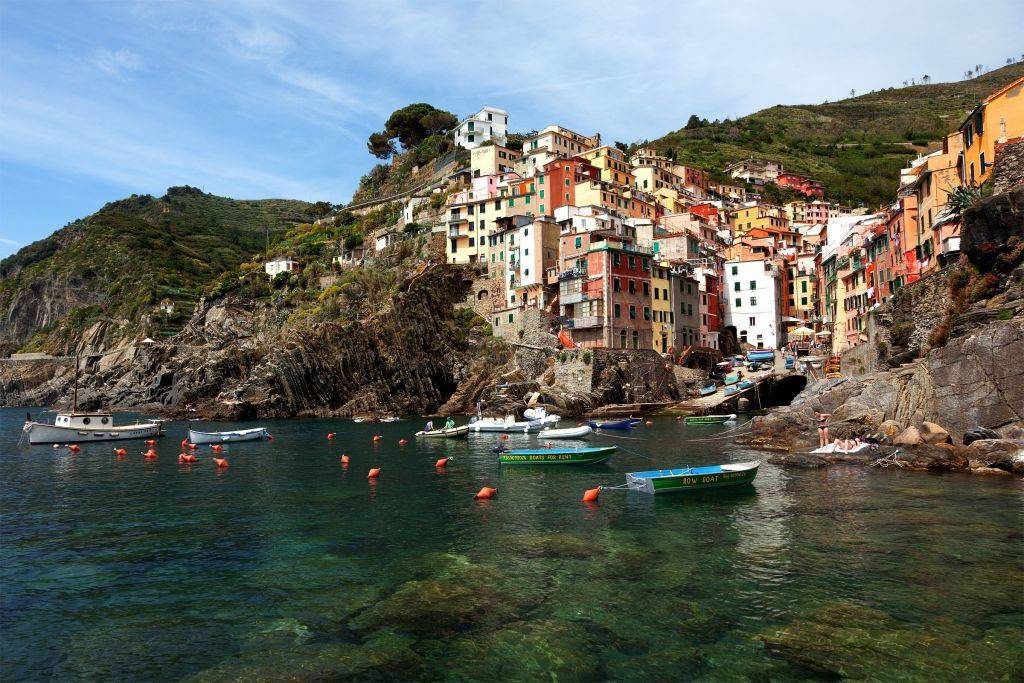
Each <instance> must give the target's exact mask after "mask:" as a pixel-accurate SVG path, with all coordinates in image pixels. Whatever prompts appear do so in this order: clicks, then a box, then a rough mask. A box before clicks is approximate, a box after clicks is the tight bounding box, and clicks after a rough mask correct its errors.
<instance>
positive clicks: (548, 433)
mask: <svg viewBox="0 0 1024 683" xmlns="http://www.w3.org/2000/svg"><path fill="white" fill-rule="evenodd" d="M593 431H594V430H593V429H591V428H590V426H589V425H582V426H580V427H563V428H562V429H551V428H550V427H548V428H547V429H542V430H540V431H539V432H537V436H538V437H540V438H541V439H582V438H585V437H587V436H589V435H590V434H592V433H593Z"/></svg>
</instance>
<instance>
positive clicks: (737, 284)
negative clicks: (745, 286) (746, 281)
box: [732, 282, 740, 292]
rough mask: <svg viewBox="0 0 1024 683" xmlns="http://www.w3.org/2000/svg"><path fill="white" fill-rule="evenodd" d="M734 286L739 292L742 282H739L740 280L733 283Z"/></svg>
mask: <svg viewBox="0 0 1024 683" xmlns="http://www.w3.org/2000/svg"><path fill="white" fill-rule="evenodd" d="M732 288H733V289H734V290H736V291H737V292H738V291H740V283H738V282H737V283H736V284H734V285H733V287H732Z"/></svg>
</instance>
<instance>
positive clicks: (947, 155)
mask: <svg viewBox="0 0 1024 683" xmlns="http://www.w3.org/2000/svg"><path fill="white" fill-rule="evenodd" d="M963 141H964V137H963V136H962V133H961V132H956V133H952V134H950V135H947V136H946V138H945V140H944V141H943V145H942V149H941V150H938V151H936V152H932V153H931V154H929V155H928V156H926V157H924V159H923V163H920V164H917V165H915V166H912V167H911V168H910V169H905V172H904V175H903V176H902V179H903V181H904V183H903V187H901V188H900V193H901V194H903V195H908V194H911V195H913V196H914V197H915V200H916V203H917V230H916V231H915V232H916V235H917V243H918V244H919V245H920V249H919V253H920V255H919V257H918V261H919V264H920V267H921V272H922V274H923V273H925V272H930V271H932V270H934V269H935V268H937V267H938V265H939V262H938V259H937V258H936V254H944V253H947V252H953V251H959V249H960V241H959V238H958V235H959V224H958V223H956V222H949V221H947V220H945V216H944V213H945V211H946V208H947V204H948V202H949V193H950V191H951V190H953V189H954V188H955V187H957V186H958V185H960V177H959V172H958V171H959V163H958V162H959V161H960V160H961V159H963V158H964V153H963V148H962V143H963ZM939 219H943V220H939ZM949 238H953V240H952V241H951V240H950V239H949Z"/></svg>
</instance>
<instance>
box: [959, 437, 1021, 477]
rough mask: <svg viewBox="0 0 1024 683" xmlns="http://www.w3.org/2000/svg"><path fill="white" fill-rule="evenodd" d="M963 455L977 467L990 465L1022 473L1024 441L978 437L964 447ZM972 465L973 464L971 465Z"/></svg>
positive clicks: (1014, 472)
mask: <svg viewBox="0 0 1024 683" xmlns="http://www.w3.org/2000/svg"><path fill="white" fill-rule="evenodd" d="M964 452H965V455H966V456H967V458H968V459H969V460H971V461H972V463H977V466H979V467H991V468H995V469H999V470H1003V471H1006V472H1012V473H1013V474H1018V475H1024V441H1015V440H1011V439H979V440H977V441H975V442H973V443H972V444H971V445H970V446H968V447H967V448H966V449H964ZM972 467H973V466H972Z"/></svg>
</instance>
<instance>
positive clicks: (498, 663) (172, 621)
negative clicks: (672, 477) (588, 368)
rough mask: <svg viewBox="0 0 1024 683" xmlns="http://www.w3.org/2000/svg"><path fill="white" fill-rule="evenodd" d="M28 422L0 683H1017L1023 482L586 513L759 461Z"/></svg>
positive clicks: (849, 477) (9, 486)
mask: <svg viewBox="0 0 1024 683" xmlns="http://www.w3.org/2000/svg"><path fill="white" fill-rule="evenodd" d="M23 415H24V411H21V410H4V411H0V476H2V481H0V484H2V488H0V513H2V524H0V602H2V613H0V627H2V638H0V644H2V651H0V656H2V661H0V667H2V668H0V670H2V672H3V674H2V676H3V678H4V679H5V680H25V679H41V678H59V679H67V678H91V679H160V680H168V679H182V678H195V679H203V680H215V679H217V680H234V679H238V678H249V679H252V680H264V679H277V678H291V679H313V678H321V679H322V678H360V679H366V678H369V679H385V680H386V679H403V680H410V679H434V680H436V679H452V680H495V679H503V680H535V679H538V678H545V679H557V680H579V679H586V680H598V679H603V680H634V679H647V680H650V679H652V678H653V679H657V680H663V679H673V680H709V679H711V680H720V679H728V680H791V679H801V678H807V677H810V678H819V679H827V678H835V677H841V676H849V677H854V678H874V679H900V680H923V679H932V680H949V679H953V678H958V679H961V680H991V679H1004V680H1020V679H1021V678H1022V675H1024V665H1022V661H1021V647H1020V643H1021V642H1022V641H1024V605H1022V588H1024V542H1022V541H1024V534H1022V531H1024V514H1022V509H1024V508H1022V502H1024V487H1022V485H1021V482H1019V481H1016V480H1007V479H998V478H996V479H992V478H981V477H977V476H975V477H971V476H969V475H963V476H961V475H955V476H953V475H950V476H937V475H929V474H920V473H902V472H890V471H876V470H871V469H865V468H835V469H829V470H819V471H799V470H783V469H780V468H776V467H773V466H771V465H764V466H763V467H762V469H761V472H760V474H759V475H758V478H757V480H756V482H755V485H754V486H753V487H752V488H748V489H745V490H740V491H734V492H719V493H716V494H711V495H703V496H699V497H687V496H684V497H681V498H680V497H667V498H666V497H658V498H653V497H648V496H644V495H642V494H631V493H626V492H605V493H604V494H602V496H601V499H600V502H599V504H598V505H596V506H595V505H586V504H583V503H581V502H580V497H581V495H582V493H583V491H584V489H586V488H589V487H591V486H594V485H596V484H599V483H605V484H617V483H621V482H622V481H623V480H624V477H623V473H624V472H627V471H633V470H640V469H650V468H651V467H652V466H672V465H681V464H696V465H699V464H711V463H717V462H722V461H730V460H745V459H757V458H758V457H759V455H758V454H756V453H751V452H744V451H743V450H741V449H739V448H737V447H736V446H733V445H731V444H730V443H729V442H728V441H722V440H720V441H702V442H698V441H695V440H694V439H698V438H707V437H710V436H714V435H715V434H720V433H721V431H722V430H723V429H724V428H723V427H719V426H699V427H698V426H693V427H687V426H685V425H682V424H680V423H677V422H676V421H675V420H671V419H659V420H656V421H655V424H654V425H653V426H650V427H647V426H644V427H641V428H640V429H637V430H636V431H634V432H633V433H632V434H630V435H629V436H630V437H631V438H630V439H628V440H627V439H612V438H597V439H594V440H593V441H594V443H605V442H612V443H616V444H617V445H619V446H622V447H623V450H620V452H619V453H618V454H617V455H616V456H615V457H614V458H613V459H612V460H611V461H610V463H609V464H607V465H599V466H593V467H586V468H555V467H550V468H512V469H510V468H506V469H505V470H504V471H503V470H502V469H501V468H500V467H499V466H498V464H497V461H496V456H494V455H493V454H492V453H491V452H490V450H489V447H490V446H491V445H492V444H493V443H494V442H495V437H494V436H493V435H491V436H488V437H484V438H471V439H469V440H466V441H436V442H418V443H417V442H416V441H415V439H413V438H412V436H411V435H412V433H413V432H414V431H415V430H416V429H419V428H420V427H421V424H420V423H419V422H418V421H415V422H414V421H403V422H400V423H395V424H386V425H367V424H363V425H357V424H353V423H352V422H349V421H344V420H303V421H281V422H268V423H264V424H267V426H269V427H270V428H271V430H272V431H273V433H274V434H275V435H276V436H277V438H276V440H275V441H273V442H270V443H265V442H258V443H248V444H236V445H231V446H229V447H228V449H227V450H228V453H227V457H228V458H229V459H230V461H231V467H230V468H229V469H228V470H226V471H223V472H218V471H216V469H215V468H214V466H213V464H212V463H211V461H210V452H209V450H208V449H203V450H201V451H200V462H199V463H198V464H197V465H193V466H190V467H185V466H179V465H178V464H177V462H176V455H177V453H178V448H177V443H178V442H179V441H180V440H181V438H182V437H183V435H184V429H185V428H184V425H182V424H173V423H172V424H171V425H170V427H169V434H170V436H169V437H168V438H166V439H163V440H162V442H161V443H160V445H159V447H158V450H159V453H160V459H159V460H158V461H157V462H155V463H147V462H144V461H143V460H142V457H141V455H140V454H139V451H141V450H142V448H141V444H131V445H130V446H129V450H130V455H129V456H128V457H127V458H126V459H125V460H124V461H117V460H116V459H115V458H114V456H113V453H112V445H110V444H107V445H99V444H92V445H89V446H85V447H84V448H83V451H82V452H81V453H79V454H78V455H71V454H69V453H68V451H67V450H59V451H55V450H54V449H52V448H50V447H48V446H36V447H32V448H26V449H18V448H16V447H15V444H16V442H17V440H18V437H19V435H20V429H21V421H22V419H23ZM328 431H335V432H337V434H338V437H337V439H336V440H334V441H328V440H327V439H326V438H325V434H326V433H327V432H328ZM374 433H380V434H382V435H383V436H384V440H383V441H382V443H381V444H379V445H377V446H375V445H373V443H372V441H371V435H372V434H374ZM401 437H408V438H409V439H410V444H409V445H408V446H406V447H405V448H400V447H398V446H397V440H398V439H399V438H401ZM510 443H511V444H522V445H526V444H529V443H532V441H531V440H530V439H529V438H527V437H513V439H512V441H511V442H510ZM625 449H628V450H625ZM342 453H347V454H348V455H349V456H350V457H351V464H350V466H349V467H348V468H347V469H345V468H343V467H341V465H340V463H339V461H338V456H339V455H340V454H342ZM446 455H450V456H454V457H455V460H454V461H453V462H452V463H451V465H449V467H448V468H447V470H445V471H440V472H439V471H435V469H434V466H433V463H434V461H435V459H437V458H438V457H441V456H446ZM378 465H379V466H381V467H382V468H383V473H382V476H381V478H380V480H379V482H378V483H377V484H376V485H371V484H370V483H368V481H367V478H366V473H367V470H368V469H369V467H371V466H378ZM485 485H489V486H497V487H498V488H499V490H500V493H499V496H498V498H496V499H494V500H492V501H486V502H476V501H474V500H473V498H472V496H473V493H474V492H476V491H477V490H478V489H479V488H480V487H481V486H485Z"/></svg>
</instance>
